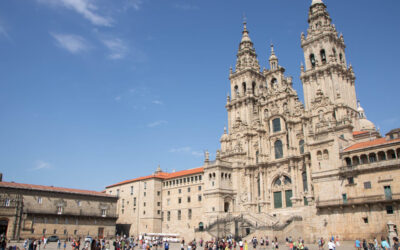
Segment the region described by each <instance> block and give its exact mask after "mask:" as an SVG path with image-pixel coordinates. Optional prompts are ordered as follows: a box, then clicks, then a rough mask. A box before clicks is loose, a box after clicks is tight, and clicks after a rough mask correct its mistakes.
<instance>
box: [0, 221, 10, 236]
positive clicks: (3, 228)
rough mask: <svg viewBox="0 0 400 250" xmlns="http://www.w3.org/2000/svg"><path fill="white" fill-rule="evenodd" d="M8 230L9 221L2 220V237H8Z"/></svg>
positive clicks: (0, 232) (0, 233)
mask: <svg viewBox="0 0 400 250" xmlns="http://www.w3.org/2000/svg"><path fill="white" fill-rule="evenodd" d="M7 229H8V219H7V218H0V235H3V234H4V235H5V236H7Z"/></svg>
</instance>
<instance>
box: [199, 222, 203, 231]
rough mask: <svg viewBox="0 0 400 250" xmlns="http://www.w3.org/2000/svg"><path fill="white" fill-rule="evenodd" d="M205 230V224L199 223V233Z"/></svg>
mask: <svg viewBox="0 0 400 250" xmlns="http://www.w3.org/2000/svg"><path fill="white" fill-rule="evenodd" d="M203 230H204V224H203V222H200V223H199V231H200V232H202V231H203Z"/></svg>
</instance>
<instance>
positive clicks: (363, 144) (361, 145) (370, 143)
mask: <svg viewBox="0 0 400 250" xmlns="http://www.w3.org/2000/svg"><path fill="white" fill-rule="evenodd" d="M393 142H400V139H395V140H386V138H385V137H383V138H379V139H375V140H372V141H365V142H360V143H356V144H354V145H351V146H350V147H347V148H346V149H345V150H344V151H351V150H355V149H360V148H368V147H373V146H377V145H383V144H388V143H393Z"/></svg>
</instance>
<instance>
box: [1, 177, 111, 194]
mask: <svg viewBox="0 0 400 250" xmlns="http://www.w3.org/2000/svg"><path fill="white" fill-rule="evenodd" d="M0 187H6V188H17V189H29V190H39V191H49V192H59V193H70V194H81V195H82V194H83V195H91V196H102V197H115V196H112V195H109V194H105V193H102V192H97V191H91V190H81V189H73V188H62V187H52V186H42V185H34V184H25V183H15V182H4V181H2V182H0Z"/></svg>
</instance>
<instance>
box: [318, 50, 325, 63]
mask: <svg viewBox="0 0 400 250" xmlns="http://www.w3.org/2000/svg"><path fill="white" fill-rule="evenodd" d="M319 54H320V56H321V62H322V63H323V64H325V63H326V54H325V50H324V49H321V51H320V52H319Z"/></svg>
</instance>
